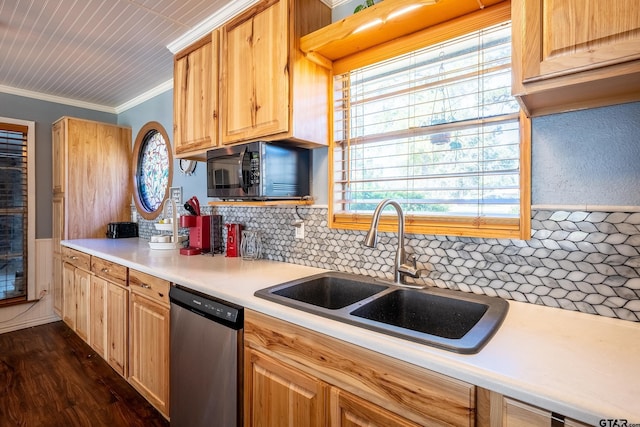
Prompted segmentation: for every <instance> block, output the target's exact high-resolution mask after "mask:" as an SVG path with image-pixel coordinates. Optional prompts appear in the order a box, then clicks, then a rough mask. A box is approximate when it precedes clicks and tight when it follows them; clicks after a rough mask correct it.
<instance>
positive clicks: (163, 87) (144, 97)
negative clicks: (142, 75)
mask: <svg viewBox="0 0 640 427" xmlns="http://www.w3.org/2000/svg"><path fill="white" fill-rule="evenodd" d="M171 89H173V79H171V80H167V81H166V82H164V83H162V84H159V85H158V86H156V87H154V88H153V89H150V90H148V91H146V92H145V93H143V94H141V95H138V96H136V97H135V98H133V99H131V100H129V101H127V102H125V103H124V104H121V105H118V106H117V107H116V108H115V109H114V110H115V112H116V114H120V113H122V112H124V111H127V110H128V109H130V108H133V107H135V106H136V105H140V104H142V103H143V102H145V101H148V100H150V99H151V98H153V97H155V96H158V95H160V94H161V93H165V92H166V91H168V90H171Z"/></svg>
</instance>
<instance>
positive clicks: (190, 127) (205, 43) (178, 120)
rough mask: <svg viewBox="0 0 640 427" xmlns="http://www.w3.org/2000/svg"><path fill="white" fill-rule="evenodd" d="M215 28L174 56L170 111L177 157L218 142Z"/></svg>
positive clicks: (212, 145)
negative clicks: (183, 51) (172, 114)
mask: <svg viewBox="0 0 640 427" xmlns="http://www.w3.org/2000/svg"><path fill="white" fill-rule="evenodd" d="M218 48H219V46H218V32H217V31H214V33H213V34H212V35H209V36H208V37H206V38H205V39H204V40H201V41H199V42H196V44H195V45H194V46H193V47H192V49H193V50H191V51H190V52H188V53H185V54H182V56H179V55H176V57H175V60H174V85H173V112H174V119H173V122H174V125H173V126H174V129H173V131H174V133H173V135H174V150H175V154H176V157H184V156H185V155H188V154H190V153H202V152H203V151H206V150H207V149H209V148H213V147H215V146H216V145H218V137H217V130H218V112H217V110H218V54H219V49H218Z"/></svg>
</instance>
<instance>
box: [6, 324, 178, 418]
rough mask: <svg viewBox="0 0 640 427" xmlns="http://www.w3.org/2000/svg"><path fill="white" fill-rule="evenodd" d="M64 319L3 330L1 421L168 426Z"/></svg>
mask: <svg viewBox="0 0 640 427" xmlns="http://www.w3.org/2000/svg"><path fill="white" fill-rule="evenodd" d="M168 425H169V423H168V422H167V421H166V420H165V419H164V418H163V417H162V415H160V413H159V412H157V411H156V410H155V409H154V408H153V407H152V406H151V405H150V404H149V403H147V401H146V400H145V399H144V398H143V397H142V396H140V394H138V392H136V391H135V390H134V389H133V387H131V386H130V385H129V384H128V383H127V382H126V381H125V380H124V379H123V378H122V377H121V376H119V375H118V374H117V373H116V372H115V371H114V370H113V369H111V367H110V366H109V365H108V364H107V363H106V362H105V361H104V360H103V359H102V358H101V357H100V356H98V355H97V354H96V353H95V352H94V351H93V350H92V349H91V347H89V346H88V345H87V344H86V343H84V342H83V341H82V340H81V339H80V338H79V337H78V336H77V335H75V333H73V332H72V331H71V330H70V329H69V328H68V327H67V326H66V325H65V324H64V323H62V322H54V323H50V324H47V325H42V326H37V327H33V328H28V329H23V330H20V331H15V332H8V333H5V334H0V426H1V427H5V426H11V427H13V426H26V427H32V426H51V427H58V426H91V427H93V426H110V427H111V426H145V427H146V426H168Z"/></svg>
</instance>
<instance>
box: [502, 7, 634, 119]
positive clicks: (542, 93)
mask: <svg viewBox="0 0 640 427" xmlns="http://www.w3.org/2000/svg"><path fill="white" fill-rule="evenodd" d="M512 21H513V76H514V80H513V93H514V95H516V96H518V98H519V99H520V100H521V104H522V106H523V108H524V110H525V111H526V112H527V113H528V114H529V115H534V116H535V115H542V114H550V113H556V112H561V111H570V110H576V109H582V108H589V107H597V106H603V105H611V104H616V103H622V102H629V101H636V100H640V8H638V2H637V1H636V0H609V1H599V0H513V1H512Z"/></svg>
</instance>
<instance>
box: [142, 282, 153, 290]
mask: <svg viewBox="0 0 640 427" xmlns="http://www.w3.org/2000/svg"><path fill="white" fill-rule="evenodd" d="M140 287H142V288H145V289H151V286H149V285H147V284H146V283H140Z"/></svg>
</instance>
